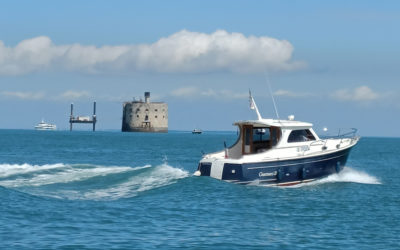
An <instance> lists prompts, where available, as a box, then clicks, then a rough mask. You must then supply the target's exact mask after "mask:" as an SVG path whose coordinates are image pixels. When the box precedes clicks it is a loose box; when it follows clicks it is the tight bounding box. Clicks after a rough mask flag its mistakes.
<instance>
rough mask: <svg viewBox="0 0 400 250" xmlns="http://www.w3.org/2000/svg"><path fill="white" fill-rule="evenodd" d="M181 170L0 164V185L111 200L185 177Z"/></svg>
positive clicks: (44, 193)
mask: <svg viewBox="0 0 400 250" xmlns="http://www.w3.org/2000/svg"><path fill="white" fill-rule="evenodd" d="M188 176H189V173H188V172H187V171H185V170H182V169H179V168H174V167H172V166H169V165H168V164H166V163H164V164H161V165H158V166H154V167H153V166H151V165H145V166H139V167H130V166H99V165H90V164H63V163H58V164H46V165H30V164H21V165H18V164H0V186H3V187H6V188H13V189H16V190H19V191H22V192H26V193H30V194H34V195H40V196H48V197H55V198H61V199H87V200H115V199H120V198H128V197H133V196H136V195H138V194H139V193H140V192H143V191H147V190H151V189H155V188H159V187H162V186H167V185H171V184H173V183H175V182H176V181H177V180H179V179H182V178H185V177H188Z"/></svg>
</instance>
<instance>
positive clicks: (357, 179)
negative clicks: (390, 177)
mask: <svg viewBox="0 0 400 250" xmlns="http://www.w3.org/2000/svg"><path fill="white" fill-rule="evenodd" d="M335 182H353V183H361V184H375V185H378V184H382V183H381V182H380V181H379V180H378V178H376V177H375V176H372V175H369V174H367V173H365V172H362V171H359V170H355V169H352V168H350V167H345V168H344V169H343V170H342V171H341V172H340V173H338V174H332V175H330V176H327V177H325V178H322V179H319V180H315V181H312V182H308V183H302V184H298V185H294V186H289V187H292V188H298V187H305V186H315V185H321V184H326V183H335Z"/></svg>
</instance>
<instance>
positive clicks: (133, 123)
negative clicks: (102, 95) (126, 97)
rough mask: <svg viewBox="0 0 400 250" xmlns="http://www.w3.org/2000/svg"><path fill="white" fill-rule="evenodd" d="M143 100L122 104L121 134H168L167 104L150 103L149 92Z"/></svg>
mask: <svg viewBox="0 0 400 250" xmlns="http://www.w3.org/2000/svg"><path fill="white" fill-rule="evenodd" d="M144 98H145V99H144V101H142V100H139V101H136V100H134V101H132V102H124V104H123V115H122V132H168V104H167V103H165V102H150V92H145V93H144Z"/></svg>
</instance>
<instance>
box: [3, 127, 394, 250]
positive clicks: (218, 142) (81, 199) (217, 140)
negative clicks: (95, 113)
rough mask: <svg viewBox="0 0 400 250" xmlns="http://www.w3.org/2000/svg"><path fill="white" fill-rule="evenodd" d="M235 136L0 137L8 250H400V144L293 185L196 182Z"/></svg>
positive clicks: (354, 156) (360, 152)
mask: <svg viewBox="0 0 400 250" xmlns="http://www.w3.org/2000/svg"><path fill="white" fill-rule="evenodd" d="M235 139H236V133H234V132H232V133H231V132H205V133H203V134H201V135H192V134H191V133H189V132H170V133H168V134H146V133H121V132H95V133H92V132H82V131H73V132H69V131H29V130H0V140H1V147H0V156H1V158H0V248H1V249H400V171H399V169H400V138H362V139H361V140H360V142H359V144H358V145H357V146H356V147H355V148H354V149H353V151H352V153H351V155H350V158H349V160H348V162H347V166H346V167H345V169H344V170H343V171H342V172H341V173H340V174H338V175H332V176H329V177H327V178H324V179H322V180H318V181H316V182H313V183H309V184H304V185H299V186H295V187H286V188H282V187H259V186H241V185H236V184H231V183H226V182H223V181H219V180H215V179H212V178H209V177H195V176H193V173H194V171H195V170H196V168H197V163H198V161H199V159H200V158H201V155H202V152H212V151H216V150H220V149H222V148H223V142H224V141H226V142H227V144H232V143H233V142H234V141H235Z"/></svg>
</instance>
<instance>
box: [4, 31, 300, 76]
mask: <svg viewBox="0 0 400 250" xmlns="http://www.w3.org/2000/svg"><path fill="white" fill-rule="evenodd" d="M292 53H293V46H292V44H291V43H290V42H288V41H286V40H278V39H275V38H271V37H266V36H260V37H256V36H248V37H246V36H245V35H243V34H241V33H228V32H227V31H225V30H217V31H215V32H214V33H211V34H206V33H200V32H191V31H187V30H182V31H179V32H177V33H174V34H172V35H170V36H168V37H164V38H161V39H159V40H158V41H156V42H155V43H151V44H139V45H135V44H134V45H121V46H102V47H95V46H84V45H80V44H70V45H55V44H54V43H53V42H52V41H51V39H50V38H49V37H46V36H40V37H35V38H31V39H27V40H24V41H22V42H20V43H19V44H17V45H16V46H15V47H6V46H5V45H4V43H3V42H2V41H0V75H20V74H26V73H30V72H35V71H43V70H67V71H80V72H86V73H106V72H121V71H124V72H126V71H128V72H129V71H150V72H167V73H181V72H210V71H223V70H228V71H232V72H242V73H243V72H245V73H246V72H262V71H288V70H295V69H298V68H301V67H304V66H305V63H303V62H294V61H292Z"/></svg>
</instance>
